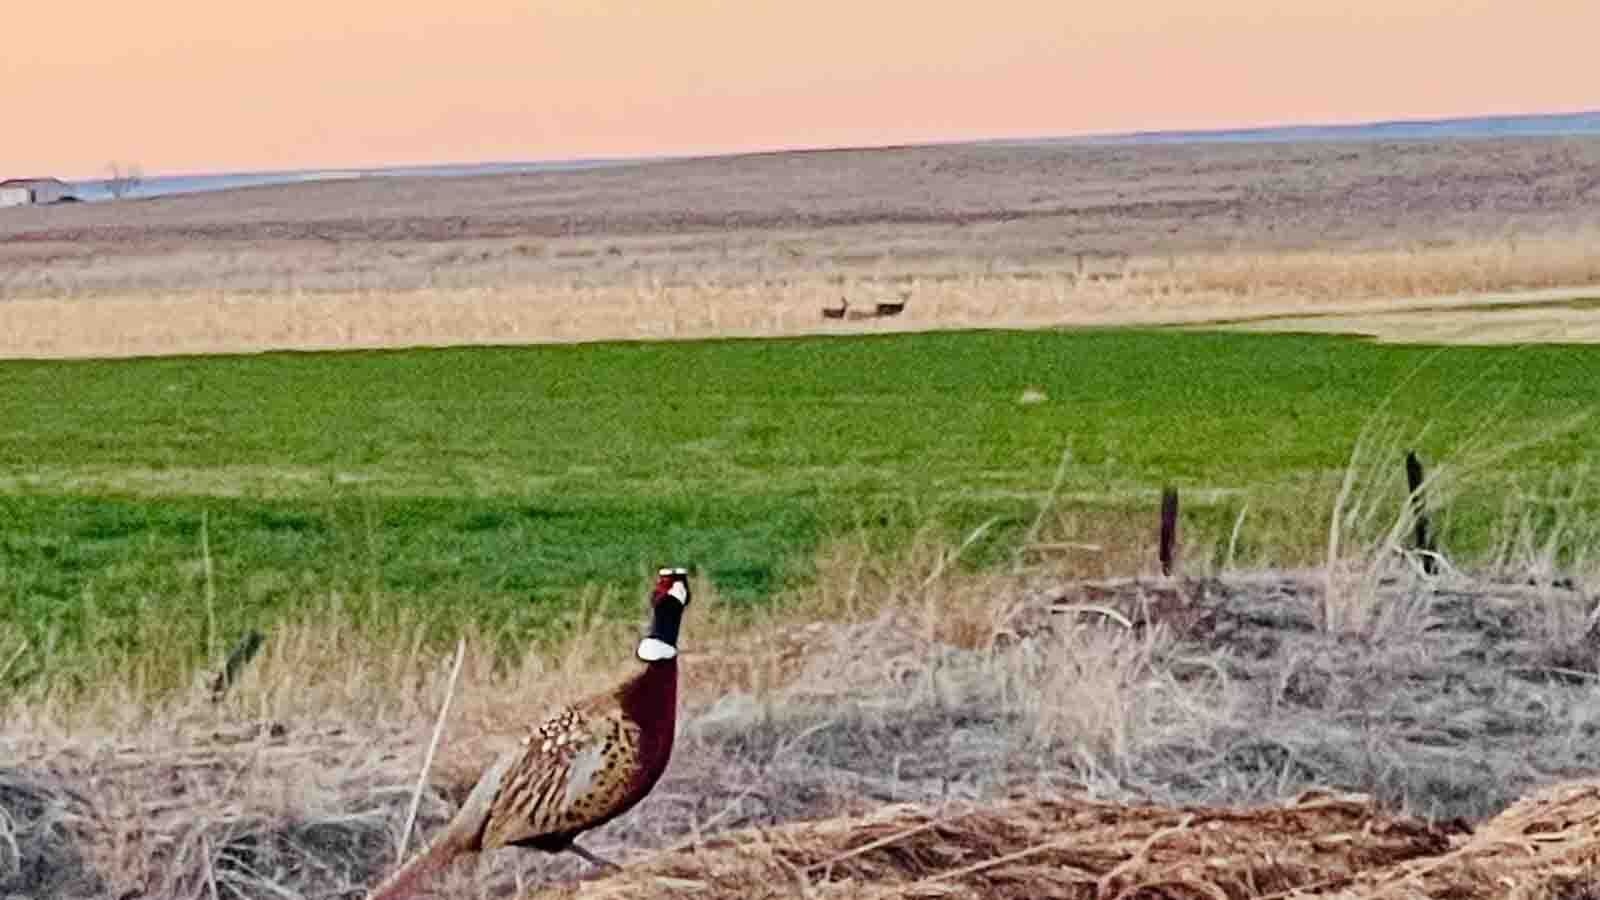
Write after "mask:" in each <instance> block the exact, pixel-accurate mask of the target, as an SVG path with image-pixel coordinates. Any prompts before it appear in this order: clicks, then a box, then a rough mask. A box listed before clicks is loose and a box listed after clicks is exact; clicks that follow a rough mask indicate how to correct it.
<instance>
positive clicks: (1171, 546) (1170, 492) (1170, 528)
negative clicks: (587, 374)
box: [1158, 487, 1178, 575]
mask: <svg viewBox="0 0 1600 900" xmlns="http://www.w3.org/2000/svg"><path fill="white" fill-rule="evenodd" d="M1158 552H1159V553H1160V555H1161V574H1163V575H1171V574H1172V570H1173V568H1175V566H1176V564H1177V559H1178V489H1177V488H1175V487H1168V488H1163V489H1162V491H1161V543H1160V546H1159V548H1158Z"/></svg>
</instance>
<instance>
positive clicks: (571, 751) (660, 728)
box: [370, 569, 689, 900]
mask: <svg viewBox="0 0 1600 900" xmlns="http://www.w3.org/2000/svg"><path fill="white" fill-rule="evenodd" d="M687 579H688V575H687V572H686V571H685V570H683V569H663V570H662V571H661V575H660V578H659V579H658V581H657V583H656V590H655V592H654V596H653V597H652V603H653V605H654V617H653V622H652V625H651V630H650V634H649V636H648V637H646V638H645V639H644V641H642V642H641V643H640V646H639V656H640V658H641V660H643V661H644V662H645V665H644V668H643V669H642V670H641V671H640V672H639V673H638V674H636V675H634V676H633V677H632V678H630V679H628V680H627V681H626V682H624V683H623V684H622V685H621V686H619V687H618V688H616V689H615V690H612V691H608V692H606V693H603V694H597V695H595V696H593V697H590V698H588V699H586V700H583V701H580V702H578V703H575V704H572V705H571V706H565V707H562V708H561V709H558V710H556V711H555V712H554V713H552V714H551V715H549V716H548V717H546V718H545V719H544V720H543V721H541V722H540V723H539V724H538V725H536V726H535V727H534V728H533V729H532V730H531V731H530V732H529V733H528V735H527V737H525V738H523V740H522V743H521V744H520V745H519V746H518V747H517V748H516V749H513V750H511V751H509V752H507V753H505V754H503V755H502V756H501V757H500V758H499V759H497V760H496V761H495V762H494V764H493V765H491V766H490V767H489V768H488V769H487V770H485V772H484V773H483V775H482V776H481V777H480V778H479V779H478V783H477V784H476V785H475V786H474V787H473V789H472V793H471V794H469V795H468V797H467V800H466V802H465V803H464V804H462V807H461V810H460V811H459V812H457V813H456V815H455V818H453V819H451V820H450V824H449V825H447V826H446V827H445V830H444V831H443V832H442V833H441V834H440V836H439V837H438V838H437V839H436V840H435V841H434V842H433V844H431V845H430V846H429V847H428V849H426V850H425V851H423V852H422V853H420V854H418V856H417V857H416V858H414V859H413V860H412V861H411V862H409V863H407V864H406V865H405V866H403V867H402V868H401V869H400V870H399V871H397V872H396V873H395V874H394V875H392V876H390V877H389V879H388V880H386V881H385V882H384V883H383V884H382V885H380V886H379V887H378V889H377V890H375V891H374V892H373V893H372V894H371V895H370V900H395V898H400V897H407V896H410V895H411V892H412V891H413V890H414V889H415V888H416V887H417V886H418V885H420V883H421V882H422V881H423V880H424V879H426V878H427V877H428V876H430V875H432V874H433V873H435V872H437V871H440V870H442V869H443V868H445V867H446V866H448V865H449V863H450V862H451V861H452V860H454V859H455V858H456V857H457V856H460V855H462V854H465V853H476V852H482V851H486V850H493V849H497V848H500V847H532V848H535V849H538V850H543V851H545V852H547V853H559V852H561V851H564V850H572V851H573V852H575V853H578V854H579V855H581V856H583V857H584V858H585V859H588V860H590V861H592V862H593V861H600V862H604V861H603V860H598V858H597V857H594V856H593V855H592V854H590V853H589V852H588V851H585V850H584V849H583V848H581V847H578V846H577V845H576V844H575V843H574V840H575V839H576V838H577V837H578V835H580V834H582V833H583V832H585V831H589V830H590V829H593V828H598V827H600V826H601V825H604V824H605V823H607V822H609V821H611V820H612V819H615V818H616V817H617V816H620V815H622V814H623V813H625V812H627V811H628V810H630V809H632V808H633V807H634V806H636V805H637V804H638V803H639V801H640V800H643V799H644V798H645V796H646V795H647V794H649V793H650V791H651V789H652V788H654V787H655V785H656V782H657V781H659V780H660V778H661V775H662V773H664V772H665V771H666V768H667V763H668V761H669V760H670V759H671V756H672V743H673V738H674V732H675V727H676V719H677V695H678V661H677V650H676V643H677V637H678V624H679V621H680V619H681V616H682V613H683V608H684V606H686V605H687V604H688V598H689V595H688V580H687Z"/></svg>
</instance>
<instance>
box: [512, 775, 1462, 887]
mask: <svg viewBox="0 0 1600 900" xmlns="http://www.w3.org/2000/svg"><path fill="white" fill-rule="evenodd" d="M1448 846H1449V842H1448V838H1447V837H1446V835H1445V833H1444V832H1443V831H1441V830H1438V829H1435V828H1432V827H1430V826H1428V825H1427V824H1425V823H1423V822H1420V821H1417V820H1414V819H1406V818H1396V817H1392V816H1386V815H1384V814H1382V813H1380V812H1379V811H1378V810H1377V809H1376V808H1374V807H1373V805H1372V804H1371V803H1370V801H1368V800H1367V799H1366V798H1363V797H1341V796H1329V795H1326V794H1321V795H1308V796H1306V797H1303V798H1301V799H1300V800H1298V801H1297V802H1294V803H1292V804H1288V805H1285V806H1281V807H1266V808H1261V809H1256V810H1250V811H1237V810H1227V809H1215V808H1171V807H1152V806H1138V805H1134V806H1125V805H1116V804H1109V803H1101V802H1096V801H1094V800H1090V799H1086V798H1083V797H1070V798H1065V797H1064V798H1051V799H1015V800H1011V801H1008V802H1003V803H999V804H995V805H993V806H989V807H987V808H983V809H965V808H959V807H957V808H950V807H946V808H940V809H935V808H927V807H916V806H893V807H887V808H884V809H882V810H879V811H876V812H874V813H872V814H869V815H867V816H863V817H860V818H842V819H834V820H827V821H822V822H816V823H803V824H799V825H792V826H788V827H784V828H779V829H773V830H770V831H768V830H762V831H747V832H741V833H738V834H734V835H730V836H728V837H725V838H714V839H712V840H709V841H705V842H702V843H697V844H695V845H694V846H693V847H692V848H689V849H685V850H682V851H678V852H670V853H663V854H659V855H657V856H654V857H652V858H650V859H649V860H647V861H645V862H644V863H643V864H641V865H639V866H637V867H635V868H632V869H630V870H628V871H627V872H625V873H623V874H622V875H620V876H618V877H614V878H608V879H605V880H603V881H599V882H595V883H590V884H584V885H581V886H578V887H576V888H557V889H551V890H546V891H541V892H535V893H534V894H532V895H531V897H535V898H556V897H574V898H592V900H628V898H643V897H660V896H699V897H748V898H752V900H755V898H777V897H795V896H801V897H872V898H885V900H887V898H905V900H911V898H918V900H933V898H943V897H971V896H983V897H995V898H1017V900H1021V898H1040V897H1059V898H1083V900H1100V898H1132V897H1155V896H1161V897H1227V898H1244V897H1261V896H1268V895H1273V894H1278V893H1287V892H1288V891H1291V890H1293V889H1294V888H1297V887H1303V886H1307V885H1322V884H1329V883H1337V882H1340V881H1344V880H1346V879H1348V878H1350V877H1351V876H1353V875H1355V874H1356V873H1358V872H1361V871H1363V870H1366V869H1370V868H1373V867H1381V866H1389V865H1393V864H1395V863H1397V862H1403V861H1406V860H1411V859H1416V858H1419V857H1431V856H1433V855H1435V854H1438V853H1440V852H1442V851H1444V850H1445V849H1446V848H1447V847H1448Z"/></svg>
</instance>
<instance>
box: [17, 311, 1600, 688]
mask: <svg viewBox="0 0 1600 900" xmlns="http://www.w3.org/2000/svg"><path fill="white" fill-rule="evenodd" d="M1402 385H1404V388H1403V389H1400V388H1401V386H1402ZM1597 389H1600V351H1596V350H1593V349H1585V348H1576V347H1561V346H1542V347H1529V348H1522V349H1494V348H1465V347H1463V348H1448V349H1442V350H1440V349H1434V348H1425V347H1414V346H1392V345H1377V344H1372V343H1367V342H1362V341H1358V340H1352V339H1343V338H1328V337H1314V336H1296V335H1243V334H1221V333H1178V332H1151V331H1145V332H1138V331H1090V332H1019V333H1009V332H979V333H937V334H926V335H897V336H882V337H859V338H830V339H795V340H765V341H719V342H699V343H662V344H610V345H588V346H557V347H528V348H515V349H499V348H488V349H482V348H479V349H452V350H420V351H404V352H351V353H328V354H273V355H265V356H251V357H205V358H176V359H159V360H133V361H116V362H48V363H33V362H28V363H22V362H11V363H3V364H0V667H4V666H5V665H6V657H7V656H9V648H11V647H15V646H21V642H22V641H23V640H26V641H27V644H28V646H29V647H30V648H32V649H31V650H30V651H29V652H26V653H23V654H21V655H20V657H19V661H18V662H17V663H16V664H15V665H12V666H11V667H10V669H9V670H7V669H5V668H0V675H4V676H5V678H6V679H7V680H8V681H9V682H11V683H13V684H17V683H21V682H24V681H38V680H40V679H41V678H42V677H48V676H50V675H51V674H52V671H53V670H54V669H55V668H56V667H57V666H58V665H59V661H60V660H64V659H69V658H71V657H73V656H74V655H76V654H81V653H98V654H105V653H110V654H114V655H121V656H122V657H133V656H137V655H140V654H152V653H157V652H159V653H161V654H165V655H166V656H168V657H170V658H174V659H183V660H196V659H198V658H199V657H200V656H201V655H202V654H203V652H204V650H205V635H206V634H207V630H206V628H207V626H206V615H207V613H206V600H205V598H206V596H207V594H208V591H209V592H211V593H212V594H213V595H214V597H215V598H216V599H215V604H214V607H215V614H216V619H217V632H218V634H219V636H220V639H222V640H226V639H228V638H229V637H230V636H232V635H236V634H237V633H239V631H240V630H242V629H243V628H245V627H247V626H249V625H253V624H262V623H270V622H271V621H272V619H273V618H274V617H275V616H278V615H282V614H284V613H285V612H286V611H289V610H293V609H303V608H306V607H307V606H308V605H309V604H312V603H321V602H326V601H327V600H328V598H329V597H330V596H333V595H335V594H337V595H338V596H339V597H341V598H344V599H343V602H344V603H345V605H346V606H347V607H348V608H350V609H352V610H355V611H356V614H357V615H358V616H375V617H378V618H380V619H382V618H384V617H389V616H392V615H393V614H394V613H395V611H396V610H399V609H408V610H411V611H414V612H416V613H418V614H420V615H421V616H423V617H424V618H426V619H428V620H429V621H430V622H431V623H433V624H434V626H436V628H437V630H438V633H440V634H444V633H447V632H448V631H450V630H451V629H452V628H454V627H455V626H457V625H460V624H462V623H464V622H467V621H472V622H475V623H479V624H482V625H485V626H487V627H489V628H491V629H496V630H498V631H499V632H500V633H502V634H505V635H509V636H512V637H513V638H514V639H517V640H522V639H527V638H528V637H529V636H530V635H538V634H540V633H541V632H542V631H543V632H548V631H549V630H550V629H553V628H558V627H559V626H560V623H561V621H562V619H563V617H564V616H567V615H568V614H569V613H570V612H571V610H572V608H573V607H574V606H575V605H576V604H577V600H578V598H579V596H580V593H581V592H582V591H583V590H584V589H586V588H591V587H607V586H609V587H613V588H622V589H626V590H623V591H620V592H616V591H613V592H611V593H609V594H604V595H603V596H602V594H595V593H594V592H592V591H591V592H590V596H594V597H600V598H601V599H600V600H599V601H598V602H603V603H610V604H613V605H615V606H616V607H617V609H618V611H619V613H620V611H622V610H627V611H628V612H629V614H631V613H632V612H633V611H634V609H635V607H634V604H636V602H637V598H635V597H634V596H633V594H632V589H633V588H635V587H637V586H638V584H639V583H640V580H641V577H642V574H643V573H644V572H645V571H646V570H647V569H648V568H649V567H651V566H654V565H656V564H659V563H667V562H673V563H676V562H690V563H693V564H695V565H698V566H699V567H701V568H702V569H703V570H704V571H705V572H707V573H708V574H709V575H710V577H711V578H712V579H713V580H714V581H715V582H716V584H717V585H718V588H719V591H720V593H721V595H722V596H723V597H724V598H726V599H729V600H732V601H737V602H745V603H750V602H759V601H760V600H761V599H763V598H765V597H767V596H770V595H771V594H772V593H773V592H774V591H776V590H778V589H780V588H781V587H782V586H783V585H784V584H786V583H789V582H790V581H791V580H793V579H803V578H804V577H805V576H806V572H807V567H808V565H809V563H810V560H811V559H812V557H813V554H814V553H815V552H816V549H817V547H818V546H819V543H820V542H822V541H824V540H826V539H828V538H829V537H832V536H838V535H844V534H849V533H852V532H854V530H855V529H857V528H858V527H861V526H864V527H865V528H866V529H867V531H868V532H870V533H872V534H875V535H877V536H879V537H880V538H882V539H884V540H886V541H892V540H894V539H895V538H897V537H903V536H904V535H906V534H908V533H909V532H910V531H911V530H912V529H914V528H917V527H920V526H923V525H925V524H927V523H929V522H937V523H940V524H941V525H943V526H945V527H948V528H949V529H950V531H951V533H952V534H954V533H958V532H959V531H960V530H961V529H965V528H971V527H972V526H974V525H975V524H977V523H978V522H981V521H983V520H985V519H987V518H990V517H992V516H999V517H1000V518H1001V527H998V528H996V529H995V530H993V531H992V532H991V534H992V535H993V542H992V543H991V544H990V545H988V546H986V547H979V548H977V549H976V557H977V558H978V561H979V562H981V561H982V558H983V557H984V555H985V554H988V555H989V556H990V558H992V557H993V556H994V555H995V554H997V553H999V552H1000V548H1001V547H1003V546H1004V540H1005V537H1006V536H1007V535H1008V534H1011V535H1014V534H1016V533H1017V531H1018V530H1019V529H1021V528H1023V527H1025V526H1026V524H1027V523H1028V521H1029V520H1030V519H1031V517H1032V516H1033V515H1034V512H1035V510H1036V508H1037V504H1038V500H1039V497H1040V495H1041V494H1042V493H1043V492H1044V491H1045V490H1046V489H1047V488H1048V487H1049V485H1050V484H1051V481H1052V479H1053V477H1054V475H1055V472H1056V468H1057V464H1058V461H1059V459H1060V457H1061V453H1062V451H1063V449H1065V448H1070V449H1071V451H1072V462H1071V464H1070V465H1069V466H1068V467H1067V469H1066V479H1065V482H1064V483H1063V486H1062V498H1063V499H1062V501H1061V508H1062V509H1064V510H1069V511H1080V512H1082V514H1083V515H1084V516H1086V517H1089V518H1092V517H1093V516H1094V515H1095V514H1096V513H1097V512H1098V513H1099V514H1103V515H1105V516H1110V517H1118V516H1120V517H1123V518H1128V517H1132V518H1133V519H1135V520H1138V521H1143V520H1144V517H1145V516H1146V515H1147V512H1148V516H1149V519H1150V521H1151V523H1152V525H1153V515H1154V514H1153V509H1154V505H1155V500H1154V492H1155V491H1156V490H1157V489H1158V488H1159V487H1160V486H1161V485H1162V484H1164V483H1169V482H1170V483H1174V484H1177V485H1178V486H1180V487H1181V488H1184V489H1186V490H1187V491H1188V492H1189V496H1191V497H1192V498H1195V499H1191V500H1190V501H1189V502H1187V503H1186V506H1185V516H1186V518H1185V528H1186V533H1187V534H1190V535H1192V536H1202V537H1203V536H1205V535H1211V536H1213V537H1214V536H1216V535H1218V534H1226V532H1227V530H1228V528H1229V527H1230V526H1231V524H1232V522H1233V521H1234V518H1235V516H1236V514H1237V511H1238V510H1239V508H1240V507H1242V506H1243V505H1245V504H1249V507H1250V510H1251V511H1250V514H1249V518H1248V520H1247V524H1246V527H1245V529H1244V532H1243V540H1242V542H1241V549H1242V550H1243V551H1244V552H1245V555H1246V556H1247V558H1248V559H1249V560H1251V561H1271V562H1303V561H1306V560H1309V559H1314V558H1315V556H1316V554H1317V553H1318V552H1320V550H1321V547H1322V542H1323V541H1324V540H1325V536H1326V530H1327V510H1328V509H1329V504H1330V503H1331V499H1332V495H1333V493H1334V491H1335V490H1336V488H1337V483H1338V478H1339V475H1340V473H1341V471H1342V470H1343V468H1344V466H1345V463H1346V461H1347V458H1348V456H1349V454H1350V450H1351V446H1352V443H1353V442H1354V440H1355V438H1356V436H1357V434H1358V433H1359V432H1360V431H1361V429H1362V427H1363V425H1364V424H1366V423H1368V422H1370V421H1373V420H1374V417H1375V416H1377V415H1378V414H1379V413H1380V412H1381V413H1382V415H1383V416H1385V417H1386V419H1387V420H1389V421H1392V422H1394V423H1397V424H1396V427H1398V428H1399V429H1400V430H1401V431H1402V433H1406V434H1410V435H1414V436H1415V437H1416V438H1417V440H1416V446H1417V447H1418V448H1419V449H1420V450H1421V451H1422V452H1423V453H1424V454H1425V455H1427V456H1428V457H1429V458H1430V459H1444V460H1446V461H1448V460H1450V459H1452V458H1454V454H1456V453H1457V452H1458V451H1459V448H1461V447H1462V446H1464V445H1466V444H1467V443H1468V442H1470V441H1472V440H1479V441H1486V442H1487V443H1488V444H1489V445H1491V446H1495V445H1500V444H1510V443H1512V442H1516V441H1522V440H1529V439H1533V438H1541V439H1540V440H1538V441H1536V442H1534V443H1532V444H1531V445H1530V446H1528V447H1526V448H1522V449H1520V450H1518V451H1517V452H1515V453H1513V454H1512V455H1510V456H1509V457H1508V458H1507V459H1506V460H1505V461H1504V462H1503V463H1501V464H1499V465H1498V466H1495V467H1493V468H1491V469H1489V470H1486V471H1485V472H1483V473H1481V475H1480V476H1478V478H1477V480H1476V481H1475V482H1474V483H1473V488H1472V490H1469V491H1467V492H1466V493H1464V494H1463V495H1462V496H1461V497H1460V498H1459V499H1458V500H1457V501H1456V503H1455V505H1454V506H1453V507H1452V509H1451V510H1450V515H1449V519H1448V521H1447V526H1448V528H1449V531H1448V533H1447V538H1448V539H1449V540H1450V541H1451V546H1452V547H1454V548H1456V549H1457V550H1458V551H1461V552H1471V551H1473V550H1475V549H1482V548H1483V547H1484V546H1486V544H1487V542H1488V540H1489V534H1490V529H1491V526H1492V525H1493V524H1494V523H1495V522H1496V521H1497V520H1499V519H1500V518H1502V517H1503V516H1504V509H1503V501H1504V500H1505V499H1506V498H1507V497H1508V496H1511V495H1512V494H1511V492H1512V491H1513V489H1515V488H1516V487H1517V486H1518V485H1519V484H1520V485H1521V486H1522V487H1524V488H1526V489H1530V490H1533V489H1538V490H1543V489H1544V488H1545V487H1547V481H1546V478H1547V475H1548V473H1553V472H1571V471H1574V470H1576V469H1578V468H1581V466H1582V464H1583V463H1584V461H1585V460H1588V459H1590V458H1592V457H1593V454H1594V452H1595V450H1596V449H1597V445H1600V430H1597V429H1596V428H1593V427H1583V428H1578V429H1567V430H1564V431H1560V430H1557V428H1556V426H1557V424H1558V423H1561V422H1564V421H1567V420H1569V419H1571V418H1572V417H1573V416H1574V415H1577V414H1580V413H1585V412H1587V411H1589V410H1591V409H1593V408H1594V407H1595V405H1596V402H1597V398H1600V392H1597ZM1029 390H1034V391H1038V392H1041V393H1042V394H1043V395H1044V399H1043V400H1042V401H1038V402H1027V403H1025V402H1021V398H1022V397H1023V394H1024V392H1025V391H1029ZM1391 395H1392V396H1391ZM1393 470H1394V474H1395V476H1396V477H1398V475H1399V471H1400V468H1399V461H1398V459H1397V460H1395V461H1394V466H1393ZM1086 520H1087V519H1086ZM202 523H204V525H203V527H202ZM202 538H204V542H205V543H206V544H207V545H208V546H209V566H208V565H207V563H206V562H205V559H206V557H205V556H204V555H203V553H202ZM1191 560H1192V557H1191ZM1192 564H1193V565H1202V564H1204V560H1201V561H1198V562H1193V561H1192ZM208 569H209V575H208ZM208 584H209V587H208ZM62 668H63V669H64V668H66V667H64V666H63V667H62Z"/></svg>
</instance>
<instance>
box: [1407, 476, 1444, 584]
mask: <svg viewBox="0 0 1600 900" xmlns="http://www.w3.org/2000/svg"><path fill="white" fill-rule="evenodd" d="M1422 482H1423V477H1422V460H1420V459H1418V458H1417V451H1415V450H1407V451H1406V488H1407V490H1408V492H1409V493H1408V495H1407V496H1408V498H1409V500H1410V502H1411V515H1412V517H1413V518H1414V519H1415V520H1416V530H1415V532H1414V533H1413V535H1412V545H1413V549H1414V550H1416V551H1417V552H1418V553H1419V554H1420V555H1421V556H1422V571H1424V572H1426V573H1427V574H1429V575H1434V574H1437V573H1438V571H1439V554H1438V552H1437V550H1436V549H1435V548H1434V546H1433V534H1432V528H1431V527H1430V526H1429V523H1428V504H1427V502H1426V501H1425V500H1424V498H1423V496H1422Z"/></svg>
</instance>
